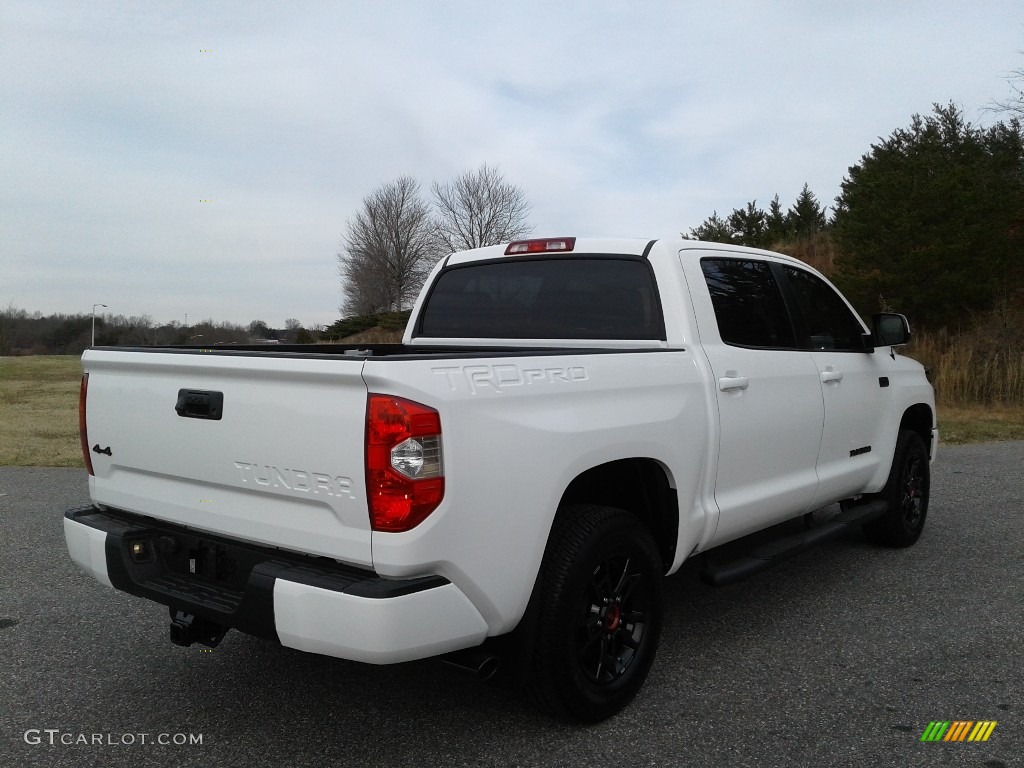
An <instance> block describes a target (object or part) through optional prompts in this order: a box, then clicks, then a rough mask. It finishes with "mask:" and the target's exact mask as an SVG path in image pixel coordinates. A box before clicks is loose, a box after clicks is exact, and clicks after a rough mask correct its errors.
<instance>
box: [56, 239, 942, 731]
mask: <svg viewBox="0 0 1024 768" xmlns="http://www.w3.org/2000/svg"><path fill="white" fill-rule="evenodd" d="M908 338H909V327H908V326H907V323H906V320H905V318H903V317H902V316H901V315H893V314H884V315H876V316H875V317H874V318H873V328H872V329H870V330H869V329H868V328H867V327H866V326H865V325H864V324H863V323H862V321H861V320H860V319H859V318H858V316H857V314H856V313H855V312H854V311H853V310H852V308H851V307H850V305H849V304H848V303H847V302H846V300H845V299H844V298H843V297H842V296H841V295H840V294H839V293H838V292H837V291H836V289H835V288H833V287H832V285H831V284H830V283H829V282H828V281H827V280H825V279H824V278H823V277H822V276H821V275H820V274H818V273H817V272H815V271H814V270H813V269H811V268H809V267H807V266H806V265H804V264H803V263H801V262H799V261H797V260H795V259H792V258H789V257H787V256H783V255H780V254H776V253H771V252H767V251H760V250H752V249H748V248H740V247H733V246H725V245H717V244H710V243H701V242H696V241H685V240H681V241H664V240H657V241H638V240H610V239H608V240H606V239H601V240H598V239H587V240H584V239H575V238H552V239H546V240H543V239H542V240H527V241H520V242H516V243H512V244H510V245H508V246H504V245H502V246H493V247H488V248H481V249H478V250H474V251H467V252H462V253H456V254H453V255H451V256H449V257H447V258H445V259H443V260H442V261H441V262H440V263H439V264H438V265H437V266H436V268H435V269H434V270H433V272H432V274H431V275H430V277H429V279H428V280H427V282H426V284H425V286H424V288H423V290H422V292H421V294H420V296H419V299H418V300H417V302H416V305H415V308H414V310H413V312H412V316H411V318H410V320H409V324H408V327H407V329H406V331H405V337H404V339H403V342H402V343H401V344H393V345H370V346H366V345H363V346H331V345H321V346H316V345H308V346H282V347H274V348H268V347H258V348H247V347H243V348H239V347H212V348H210V347H207V348H199V347H188V348H185V347H170V348H169V347H146V348H112V347H100V348H94V349H90V350H88V351H87V352H86V353H85V354H84V356H83V358H82V359H83V367H84V371H85V374H84V376H83V379H82V387H81V405H80V428H81V436H82V450H83V454H84V456H85V463H86V467H87V469H88V472H89V491H90V495H91V500H92V504H91V505H90V506H87V507H83V508H80V509H75V510H70V511H68V512H66V513H65V517H64V530H65V535H66V539H67V546H68V551H69V553H70V555H71V558H72V559H73V560H74V561H75V562H76V563H78V564H79V565H80V566H82V567H83V568H84V569H85V570H86V571H88V572H89V573H91V574H92V575H93V576H94V577H95V578H96V579H98V580H99V581H101V582H102V583H104V584H107V585H110V586H113V587H115V588H117V589H121V590H124V591H126V592H129V593H131V594H134V595H138V596H140V597H145V598H148V599H150V600H153V601H156V602H158V603H162V604H164V605H166V606H168V607H169V612H170V616H171V639H172V640H173V641H174V642H176V643H178V644H182V645H189V644H191V643H193V642H200V643H204V644H206V645H210V646H213V645H216V644H217V643H218V642H219V641H220V639H221V638H222V637H223V635H224V633H225V632H226V631H227V629H228V628H231V627H234V628H237V629H239V630H242V631H244V632H247V633H251V634H253V635H258V636H262V637H266V638H270V639H272V640H274V641H277V642H279V643H281V644H282V645H285V646H288V647H290V648H297V649H300V650H304V651H310V652H313V653H321V654H327V655H330V656H337V657H341V658H344V659H354V660H358V661H363V662H370V663H375V664H388V663H394V662H402V661H408V660H412V659H420V658H425V657H430V656H439V655H444V656H445V658H446V659H449V660H453V661H456V662H460V663H463V664H468V665H472V666H477V667H479V669H480V672H481V674H483V675H487V674H489V673H490V672H492V671H494V669H495V667H496V665H497V664H498V663H499V662H500V663H501V664H503V665H507V668H508V669H514V670H515V673H514V675H512V676H514V677H516V678H519V679H523V680H525V681H526V682H527V685H528V687H529V689H530V690H531V692H532V693H533V694H534V697H535V699H536V700H537V701H538V702H539V703H540V704H541V705H542V706H543V707H544V708H546V709H547V710H549V711H550V712H552V713H553V714H555V715H557V716H560V717H563V718H566V719H570V720H576V721H591V722H592V721H596V720H600V719H602V718H605V717H608V716H609V715H611V714H614V713H615V712H617V711H619V710H620V709H621V708H622V707H624V706H625V705H626V704H627V703H628V702H629V701H630V700H631V699H632V697H633V696H634V695H635V694H636V692H637V690H638V689H639V688H640V686H641V685H642V684H643V681H644V679H645V677H646V676H647V673H648V671H649V669H650V667H651V664H652V662H653V660H654V656H655V651H656V648H657V645H658V640H659V634H660V628H661V623H662V611H663V605H662V602H663V601H662V579H663V577H664V576H666V575H668V574H672V573H673V572H675V571H677V570H678V569H679V568H680V566H681V565H682V564H683V562H684V561H686V560H687V559H689V558H692V557H695V556H698V555H702V553H705V552H707V551H708V550H709V549H711V548H713V547H717V546H718V545H720V544H723V543H725V542H730V541H736V540H739V539H741V537H747V536H748V534H752V533H754V532H757V531H761V530H763V529H766V528H772V527H775V528H782V529H785V530H784V532H783V533H781V534H780V537H777V538H774V539H773V540H771V541H769V542H768V543H764V541H763V539H764V535H761V536H760V537H758V538H759V539H760V543H758V544H757V545H756V546H755V545H751V549H750V550H749V551H745V552H743V553H742V555H741V556H739V557H736V558H734V559H731V560H729V561H727V562H721V561H720V558H718V559H717V560H718V561H717V562H716V558H712V557H706V556H705V557H703V559H705V560H706V561H707V566H706V577H707V579H708V580H709V581H711V582H712V583H716V584H722V583H729V582H732V581H735V580H737V579H739V578H742V577H744V576H747V575H749V574H751V573H754V572H756V571H758V570H760V569H761V568H762V567H764V566H766V565H768V564H770V563H772V562H774V561H776V560H778V559H779V558H781V557H783V556H786V555H788V554H792V553H794V552H797V551H799V550H801V549H803V548H805V547H806V546H808V545H809V544H811V543H813V542H815V541H818V540H820V539H823V538H826V537H829V536H832V535H835V534H837V533H839V532H841V531H842V530H845V529H846V528H847V527H849V526H851V525H862V526H863V529H864V532H865V535H866V536H867V537H868V538H869V539H870V540H872V541H875V542H878V543H880V544H883V545H888V546H895V547H903V546H907V545H910V544H912V543H913V542H914V541H915V540H916V539H917V538H918V536H919V535H920V533H921V529H922V527H923V525H924V521H925V516H926V514H927V510H928V485H929V465H930V462H931V460H932V459H933V458H934V456H935V450H936V446H937V440H938V434H937V430H936V426H935V405H934V397H933V392H932V387H931V386H930V385H929V383H928V381H927V379H926V377H925V372H924V370H923V369H922V367H921V366H920V365H918V364H917V363H915V362H914V361H912V360H910V359H907V358H905V357H902V356H900V355H897V354H896V352H895V347H897V346H898V345H901V344H904V343H906V342H907V340H908ZM836 502H840V505H841V506H840V507H839V508H836V507H831V509H832V511H833V512H834V514H833V515H832V516H831V517H828V516H827V514H825V515H824V517H825V519H824V520H823V521H822V520H821V518H822V517H823V515H821V514H819V515H816V516H815V519H817V520H818V524H817V525H815V526H811V527H807V528H806V530H804V531H802V532H798V533H793V532H791V530H790V529H791V528H794V527H795V526H791V525H781V524H783V523H784V522H785V521H787V520H789V519H791V518H798V517H800V516H807V518H808V520H809V521H810V519H811V517H810V515H809V513H810V512H812V511H815V510H820V509H822V508H825V507H829V506H830V505H834V504H835V503H836ZM738 544H742V542H738ZM735 548H736V545H733V546H732V547H730V549H735ZM721 551H722V550H719V552H721ZM503 668H505V667H503Z"/></svg>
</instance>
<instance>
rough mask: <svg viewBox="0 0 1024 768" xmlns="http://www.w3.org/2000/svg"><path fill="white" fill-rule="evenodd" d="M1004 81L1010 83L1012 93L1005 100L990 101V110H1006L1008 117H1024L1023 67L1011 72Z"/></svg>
mask: <svg viewBox="0 0 1024 768" xmlns="http://www.w3.org/2000/svg"><path fill="white" fill-rule="evenodd" d="M1006 82H1007V83H1009V85H1010V91H1011V92H1012V93H1013V95H1012V96H1010V98H1009V99H1007V100H1006V101H995V102H993V103H992V111H994V112H1006V113H1009V115H1010V117H1012V118H1018V119H1024V67H1022V68H1020V69H1015V70H1013V72H1011V73H1010V74H1009V75H1008V76H1007V78H1006Z"/></svg>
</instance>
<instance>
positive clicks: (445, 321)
mask: <svg viewBox="0 0 1024 768" xmlns="http://www.w3.org/2000/svg"><path fill="white" fill-rule="evenodd" d="M420 318H421V319H420V324H419V329H418V334H417V335H418V336H422V337H427V338H439V339H443V338H469V339H487V338H492V339H609V340H613V339H614V340H620V339H634V340H641V339H644V340H646V339H660V340H664V339H665V321H664V318H663V316H662V312H661V304H660V303H659V301H658V290H657V286H656V284H655V281H654V274H653V273H652V271H651V268H650V265H649V264H648V263H647V261H646V260H642V259H627V258H614V257H586V256H583V257H572V258H549V259H534V260H528V259H510V260H502V261H491V262H482V263H476V264H468V265H465V266H456V267H452V268H450V269H448V270H446V271H444V272H442V273H441V274H440V276H438V278H437V281H436V282H435V283H434V286H433V288H432V289H431V291H430V295H429V296H428V297H427V300H426V303H425V304H424V307H423V311H422V312H421V313H420Z"/></svg>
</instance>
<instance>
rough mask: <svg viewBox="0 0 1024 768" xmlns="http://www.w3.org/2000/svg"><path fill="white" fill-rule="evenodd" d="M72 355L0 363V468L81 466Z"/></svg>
mask: <svg viewBox="0 0 1024 768" xmlns="http://www.w3.org/2000/svg"><path fill="white" fill-rule="evenodd" d="M81 378H82V365H81V362H80V360H79V358H78V357H77V356H75V355H53V356H38V357H3V358H0V466H18V467H81V466H83V465H82V450H81V448H80V447H79V442H78V388H79V382H80V381H81Z"/></svg>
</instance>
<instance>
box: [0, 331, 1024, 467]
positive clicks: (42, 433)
mask: <svg viewBox="0 0 1024 768" xmlns="http://www.w3.org/2000/svg"><path fill="white" fill-rule="evenodd" d="M372 340H373V341H377V340H380V341H385V340H386V341H391V340H392V339H391V338H390V337H388V338H386V339H385V338H383V335H382V336H381V337H380V338H379V339H378V338H376V337H375V338H374V339H372ZM346 341H351V340H350V339H346ZM361 341H362V342H363V343H369V342H370V341H371V339H362V340H361ZM928 351H929V352H932V353H933V354H934V351H933V350H928ZM922 357H923V358H928V357H929V355H928V354H925V355H922ZM925 362H926V364H929V363H930V364H931V365H932V366H934V368H933V378H937V380H936V382H935V383H936V388H937V390H938V392H939V394H940V397H941V395H942V394H943V391H945V393H946V394H947V395H952V394H954V393H955V394H956V395H957V396H956V397H952V396H947V397H945V398H942V400H940V403H939V430H940V432H941V435H942V442H944V443H949V444H958V443H975V442H984V441H990V440H1024V403H1022V402H1021V401H1020V400H1018V399H1015V397H1014V396H1018V397H1019V395H1018V392H1019V389H1017V387H1019V386H1020V384H1019V382H1020V381H1021V379H1020V378H1018V376H1019V371H1020V369H1019V368H1017V367H1015V366H1014V365H1012V364H1011V365H1009V366H1006V367H1004V368H1002V369H1001V370H1000V369H998V368H997V367H996V366H995V365H990V366H978V368H977V369H976V371H975V378H976V379H977V377H978V376H980V375H984V376H985V380H984V382H982V381H980V380H976V381H974V382H973V384H972V383H966V384H965V383H964V382H965V379H964V375H963V374H962V373H961V372H960V370H959V369H958V368H957V367H956V366H953V365H951V364H949V362H948V361H943V360H942V359H941V355H934V356H933V357H932V359H930V360H929V359H926V361H925ZM936 363H938V364H936ZM943 363H945V364H943ZM936 369H938V370H936ZM81 370H82V369H81V364H80V361H79V358H78V357H77V356H37V357H5V358H0V466H22V467H81V466H82V456H81V450H80V448H79V443H78V387H79V381H80V380H81ZM936 373H937V374H938V376H937V377H936V376H935V374H936ZM954 382H955V383H954ZM967 382H970V379H967ZM972 389H973V390H974V391H979V390H983V389H989V391H991V390H992V389H996V390H997V391H1000V392H1001V393H1002V394H1004V395H1009V396H1010V398H1009V402H1006V401H1004V402H1001V403H999V402H995V403H990V404H979V403H977V402H970V401H969V399H968V398H967V397H965V396H966V395H968V394H969V393H970V392H971V391H972ZM1007 389H1009V390H1010V391H1007Z"/></svg>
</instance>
